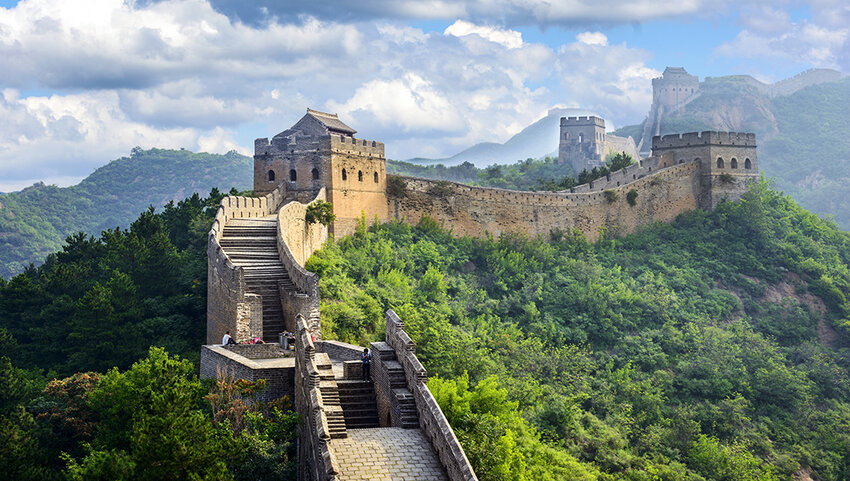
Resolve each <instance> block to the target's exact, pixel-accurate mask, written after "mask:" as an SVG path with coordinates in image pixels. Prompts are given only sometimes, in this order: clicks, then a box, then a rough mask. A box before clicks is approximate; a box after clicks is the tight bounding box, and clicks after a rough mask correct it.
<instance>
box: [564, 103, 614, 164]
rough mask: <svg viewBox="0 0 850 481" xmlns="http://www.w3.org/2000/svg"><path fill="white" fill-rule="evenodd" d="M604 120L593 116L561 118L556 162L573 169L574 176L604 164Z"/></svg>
mask: <svg viewBox="0 0 850 481" xmlns="http://www.w3.org/2000/svg"><path fill="white" fill-rule="evenodd" d="M604 155H605V120H603V119H600V118H599V117H595V116H593V115H590V116H587V117H561V139H560V141H559V142H558V162H559V163H562V164H563V163H567V162H569V163H570V165H572V167H573V171H575V173H576V174H578V173H579V172H581V171H582V170H584V169H588V170H589V169H592V168H594V167H598V166H601V165H603V164H604V163H605V158H604Z"/></svg>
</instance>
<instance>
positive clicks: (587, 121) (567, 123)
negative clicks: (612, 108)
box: [561, 115, 605, 128]
mask: <svg viewBox="0 0 850 481" xmlns="http://www.w3.org/2000/svg"><path fill="white" fill-rule="evenodd" d="M591 125H592V126H596V127H602V128H605V119H601V118H599V117H597V116H595V115H587V116H582V117H561V127H586V126H591Z"/></svg>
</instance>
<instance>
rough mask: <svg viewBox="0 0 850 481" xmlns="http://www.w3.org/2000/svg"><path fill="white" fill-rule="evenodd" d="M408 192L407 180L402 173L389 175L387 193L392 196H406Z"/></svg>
mask: <svg viewBox="0 0 850 481" xmlns="http://www.w3.org/2000/svg"><path fill="white" fill-rule="evenodd" d="M406 193H407V182H406V181H405V180H404V178H402V177H401V176H400V175H388V176H387V194H389V195H390V197H404V196H405V195H406Z"/></svg>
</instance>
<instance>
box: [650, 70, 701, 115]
mask: <svg viewBox="0 0 850 481" xmlns="http://www.w3.org/2000/svg"><path fill="white" fill-rule="evenodd" d="M698 93H699V77H697V76H696V75H690V74H689V73H688V71H687V70H685V69H684V68H683V67H667V68H665V69H664V73H663V74H661V76H660V77H658V78H654V79H652V103H653V104H654V105H658V106H662V107H664V110H666V111H667V112H672V111H674V110H678V109H679V108H680V107H682V106H684V105H685V104H686V103H687V102H688V101H689V100H691V98H692V97H694V96H695V95H696V94H698Z"/></svg>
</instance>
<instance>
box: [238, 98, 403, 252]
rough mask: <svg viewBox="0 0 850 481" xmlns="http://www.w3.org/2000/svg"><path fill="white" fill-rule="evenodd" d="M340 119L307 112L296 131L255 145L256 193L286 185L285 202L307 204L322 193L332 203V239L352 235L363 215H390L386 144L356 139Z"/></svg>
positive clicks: (289, 129) (384, 216)
mask: <svg viewBox="0 0 850 481" xmlns="http://www.w3.org/2000/svg"><path fill="white" fill-rule="evenodd" d="M355 133H357V131H356V130H354V129H352V128H351V127H349V126H348V125H346V124H345V123H343V122H342V121H341V120H339V117H338V116H337V115H336V114H329V113H325V112H319V111H318V110H312V109H307V114H306V115H304V117H301V120H299V121H298V122H296V123H295V125H293V126H292V127H290V128H288V129H287V130H284V131H283V132H281V133H279V134H277V135H275V136H274V137H273V138H272V140H271V142H270V141H269V139H268V138H263V139H257V140H255V141H254V192H255V193H256V194H259V195H262V194H267V193H269V192H271V191H273V190H274V189H275V188H277V186H278V185H280V184H282V183H286V197H287V199H293V200H299V201H301V202H309V201H310V200H312V199H313V198H314V197H315V195H316V193H318V192H319V190H320V189H321V188H323V187H324V188H325V189H326V192H327V198H328V201H330V202H332V203H333V204H334V214H336V216H337V221H336V222H334V224H333V225H332V226H331V231H332V233H333V234H334V235H337V236H340V237H341V236H343V235H346V234H350V233H352V232H354V227H355V226H356V224H357V219H358V218H359V217H360V215H361V213H365V214H366V216H367V217H368V218H370V219H371V218H372V217H374V216H375V215H378V216H379V217H380V218H381V219H385V218H386V216H387V202H386V180H387V170H386V159H385V158H384V144H383V142H376V141H374V140H365V139H357V138H355V137H354V134H355Z"/></svg>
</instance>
